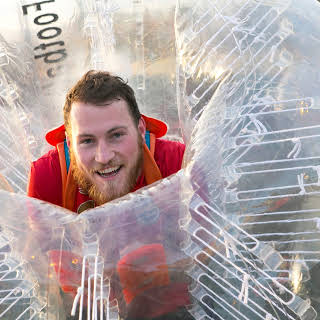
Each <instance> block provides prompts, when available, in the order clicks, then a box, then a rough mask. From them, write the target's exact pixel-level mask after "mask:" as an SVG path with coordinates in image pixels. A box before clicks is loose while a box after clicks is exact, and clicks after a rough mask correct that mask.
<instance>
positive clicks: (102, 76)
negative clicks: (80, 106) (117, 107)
mask: <svg viewBox="0 0 320 320" xmlns="http://www.w3.org/2000/svg"><path fill="white" fill-rule="evenodd" d="M116 99H123V100H125V101H126V102H127V104H128V107H129V112H130V114H131V116H132V118H133V121H134V123H135V124H136V125H138V123H139V119H140V118H141V114H140V111H139V108H138V104H137V101H136V98H135V95H134V91H133V89H132V88H131V87H130V86H129V85H128V83H127V82H125V81H124V80H123V79H122V78H121V77H118V76H113V75H112V74H110V73H109V72H106V71H94V70H90V71H88V72H87V73H85V74H84V75H83V76H82V78H81V79H80V80H79V81H78V82H77V83H76V84H75V85H74V86H73V87H72V88H71V89H70V90H69V92H68V93H67V96H66V101H65V104H64V107H63V114H64V125H65V128H66V130H67V132H70V111H71V106H72V103H73V102H84V103H93V104H95V105H99V104H103V103H105V102H107V101H112V100H116Z"/></svg>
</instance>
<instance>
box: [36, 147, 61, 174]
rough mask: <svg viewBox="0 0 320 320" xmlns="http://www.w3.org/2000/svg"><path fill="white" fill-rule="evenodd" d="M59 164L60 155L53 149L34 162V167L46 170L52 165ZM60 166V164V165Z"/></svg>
mask: <svg viewBox="0 0 320 320" xmlns="http://www.w3.org/2000/svg"><path fill="white" fill-rule="evenodd" d="M56 163H57V164H59V154H58V151H57V150H56V149H51V150H49V151H48V152H47V153H45V154H44V155H43V156H41V157H40V158H39V159H38V160H36V161H33V162H32V165H33V166H34V167H36V168H38V169H40V170H41V169H46V166H48V165H52V164H56ZM59 166H60V164H59Z"/></svg>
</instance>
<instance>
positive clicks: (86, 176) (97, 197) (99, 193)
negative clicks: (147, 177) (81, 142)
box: [70, 134, 144, 206]
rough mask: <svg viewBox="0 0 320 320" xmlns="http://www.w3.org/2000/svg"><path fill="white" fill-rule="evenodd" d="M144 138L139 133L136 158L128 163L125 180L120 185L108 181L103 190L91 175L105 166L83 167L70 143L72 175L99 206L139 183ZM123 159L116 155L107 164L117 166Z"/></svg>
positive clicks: (120, 195) (123, 193)
mask: <svg viewBox="0 0 320 320" xmlns="http://www.w3.org/2000/svg"><path fill="white" fill-rule="evenodd" d="M143 143H144V142H143V139H142V137H141V135H140V134H138V135H137V148H138V153H137V157H136V159H133V160H132V161H130V163H127V164H126V165H127V166H128V167H130V168H128V169H129V171H128V172H127V176H126V179H125V182H124V183H123V184H122V185H119V183H118V182H117V181H106V182H105V184H104V186H103V188H102V190H101V188H98V186H97V185H96V184H95V183H94V182H93V181H92V179H91V175H92V174H94V172H95V171H97V170H102V169H103V167H101V168H100V167H97V168H95V169H94V170H86V169H84V168H81V167H80V166H79V165H78V163H77V160H76V156H75V154H74V151H73V148H72V145H70V161H71V168H72V175H73V177H74V179H75V180H76V182H77V183H78V185H79V187H80V188H81V189H82V190H83V191H85V192H87V193H88V195H89V197H90V198H91V199H92V200H93V201H94V202H95V204H96V205H97V206H100V205H102V204H104V203H106V202H109V201H112V200H114V199H117V198H120V197H122V196H124V195H126V194H127V193H129V192H130V191H132V189H133V188H134V186H135V185H136V183H137V179H138V177H139V174H140V173H141V170H142V165H143ZM120 161H121V156H119V158H118V156H115V159H112V160H111V161H110V162H109V163H108V164H107V165H108V166H110V167H113V166H117V165H118V164H119V162H120Z"/></svg>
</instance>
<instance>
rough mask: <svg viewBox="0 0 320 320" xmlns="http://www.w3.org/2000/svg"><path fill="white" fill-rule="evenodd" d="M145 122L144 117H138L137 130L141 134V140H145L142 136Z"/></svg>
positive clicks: (144, 130)
mask: <svg viewBox="0 0 320 320" xmlns="http://www.w3.org/2000/svg"><path fill="white" fill-rule="evenodd" d="M146 127H147V126H146V122H145V121H144V119H143V118H142V117H141V118H140V119H139V123H138V132H139V133H140V134H141V136H142V139H143V141H144V140H145V138H144V136H145V134H146V130H147V129H146Z"/></svg>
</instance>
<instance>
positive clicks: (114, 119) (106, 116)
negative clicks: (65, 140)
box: [70, 99, 134, 135]
mask: <svg viewBox="0 0 320 320" xmlns="http://www.w3.org/2000/svg"><path fill="white" fill-rule="evenodd" d="M70 124H71V131H72V133H73V134H75V135H77V134H84V133H88V134H92V133H95V132H96V131H99V130H109V129H112V128H113V127H116V126H125V127H131V126H133V125H134V122H133V119H132V116H131V114H130V111H129V107H128V104H127V102H126V101H124V100H122V99H120V100H113V101H107V102H105V103H103V104H99V105H95V104H92V103H84V102H74V103H73V104H72V107H71V112H70Z"/></svg>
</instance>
